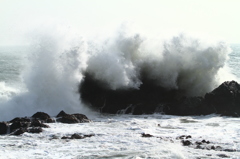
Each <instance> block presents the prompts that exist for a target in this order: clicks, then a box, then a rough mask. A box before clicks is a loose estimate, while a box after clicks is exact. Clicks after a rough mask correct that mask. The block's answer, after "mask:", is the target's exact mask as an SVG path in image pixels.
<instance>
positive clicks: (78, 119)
mask: <svg viewBox="0 0 240 159" xmlns="http://www.w3.org/2000/svg"><path fill="white" fill-rule="evenodd" d="M57 121H58V122H61V123H67V124H72V123H84V122H90V120H89V119H88V118H87V116H86V115H83V114H67V113H65V112H64V111H63V110H62V111H61V112H60V113H58V115H57Z"/></svg>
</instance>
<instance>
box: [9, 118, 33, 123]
mask: <svg viewBox="0 0 240 159" xmlns="http://www.w3.org/2000/svg"><path fill="white" fill-rule="evenodd" d="M9 122H10V123H13V122H31V119H29V118H28V117H24V118H19V117H17V118H14V119H12V120H11V121H9Z"/></svg>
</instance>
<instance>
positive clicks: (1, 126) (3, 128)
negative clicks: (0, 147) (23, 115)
mask: <svg viewBox="0 0 240 159" xmlns="http://www.w3.org/2000/svg"><path fill="white" fill-rule="evenodd" d="M7 131H8V123H6V122H0V135H3V134H6V133H7Z"/></svg>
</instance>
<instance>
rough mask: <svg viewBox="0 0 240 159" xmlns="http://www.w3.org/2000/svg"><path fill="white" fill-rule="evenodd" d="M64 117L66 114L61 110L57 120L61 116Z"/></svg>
mask: <svg viewBox="0 0 240 159" xmlns="http://www.w3.org/2000/svg"><path fill="white" fill-rule="evenodd" d="M65 115H68V114H67V113H65V112H64V111H63V110H62V111H60V112H59V113H58V115H57V118H59V117H63V116H65Z"/></svg>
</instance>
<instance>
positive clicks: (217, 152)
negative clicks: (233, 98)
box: [0, 44, 240, 159]
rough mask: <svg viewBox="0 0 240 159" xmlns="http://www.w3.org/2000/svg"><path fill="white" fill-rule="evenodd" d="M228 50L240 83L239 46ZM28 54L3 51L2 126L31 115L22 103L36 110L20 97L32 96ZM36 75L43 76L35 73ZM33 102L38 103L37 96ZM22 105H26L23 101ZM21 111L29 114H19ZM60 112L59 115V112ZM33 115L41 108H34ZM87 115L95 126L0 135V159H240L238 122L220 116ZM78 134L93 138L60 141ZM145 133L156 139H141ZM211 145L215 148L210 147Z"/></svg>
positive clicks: (0, 65) (0, 53) (0, 73)
mask: <svg viewBox="0 0 240 159" xmlns="http://www.w3.org/2000/svg"><path fill="white" fill-rule="evenodd" d="M230 47H231V49H232V52H231V53H230V54H229V59H228V60H227V63H226V65H227V66H228V67H227V68H226V69H228V71H230V72H231V74H233V75H234V76H236V79H240V69H239V68H240V45H239V44H232V45H230ZM28 53H29V49H28V48H27V47H1V48H0V107H1V106H2V107H4V108H2V109H0V110H1V114H0V116H1V121H2V120H10V119H12V118H13V117H16V115H17V114H18V113H17V112H14V111H19V112H20V115H22V114H23V115H27V116H31V115H32V114H33V112H31V111H28V110H27V108H28V107H26V109H25V108H24V106H23V105H21V104H22V103H23V104H25V103H26V101H25V100H28V101H29V102H30V104H32V105H33V107H34V104H36V103H34V100H29V98H30V97H26V95H20V96H19V94H22V93H23V92H28V91H29V90H28V89H27V88H26V86H25V83H26V82H28V83H29V81H26V79H28V78H26V76H28V75H26V74H27V73H26V72H28V71H27V70H28V67H29V66H28V65H29V62H28V61H29V60H28V58H29V56H28ZM33 70H34V69H33ZM36 71H38V72H40V73H41V70H40V71H39V70H37V68H36ZM52 74H54V72H52ZM49 76H50V75H49ZM45 78H46V77H45ZM59 78H61V77H59ZM37 82H38V81H36V83H34V82H33V83H32V84H30V85H34V84H35V85H36V87H39V90H38V91H41V86H39V85H38V84H39V83H37ZM40 82H41V81H40ZM238 82H239V81H238ZM48 84H51V83H48ZM31 90H34V91H35V89H31ZM30 93H31V92H30ZM50 93H51V92H50ZM32 98H34V99H36V100H35V101H36V102H38V100H37V98H36V97H32ZM23 100H24V101H25V102H22V101H23ZM28 104H29V103H28ZM8 107H9V109H8ZM21 107H23V109H25V110H22V111H20V110H21ZM56 108H57V107H55V112H56V114H55V115H57V113H58V112H59V111H60V110H58V109H56ZM33 110H34V109H33ZM35 110H36V111H38V110H40V109H38V108H37V107H36V109H35ZM80 113H81V112H80ZM6 114H7V115H6ZM12 114H14V115H12ZM51 115H54V114H53V113H52V114H51ZM87 116H88V117H89V118H90V119H91V120H92V122H91V123H79V124H63V123H50V124H48V125H49V126H50V128H44V131H43V132H42V133H40V134H30V133H24V134H23V135H22V136H11V135H1V136H0V158H2V159H15V158H17V159H26V158H38V159H40V158H44V159H51V158H55V159H59V158H63V159H72V158H79V159H80V158H97V159H104V158H105V159H110V158H119V159H120V158H126V159H143V158H148V159H158V158H163V159H170V158H179V159H180V158H186V159H189V158H194V159H200V158H212V159H215V158H235V159H237V158H240V118H233V117H223V116H219V115H216V114H212V115H208V116H186V117H184V116H169V115H162V114H153V115H140V116H136V115H124V114H118V115H109V114H108V115H107V114H98V113H93V114H91V113H88V114H87ZM74 133H82V134H94V136H92V137H90V138H85V139H81V140H63V139H61V137H62V136H67V135H71V134H74ZM143 133H145V134H151V135H153V136H154V137H150V138H147V137H142V134H143ZM181 135H190V136H191V138H190V139H189V140H191V142H192V143H195V142H198V141H202V140H206V141H209V142H210V143H209V144H205V145H202V147H203V148H202V149H198V148H196V147H195V145H190V146H183V144H182V143H181V140H178V137H179V136H181ZM212 146H214V147H215V149H213V148H211V147H212ZM217 147H218V148H219V149H218V148H217Z"/></svg>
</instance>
